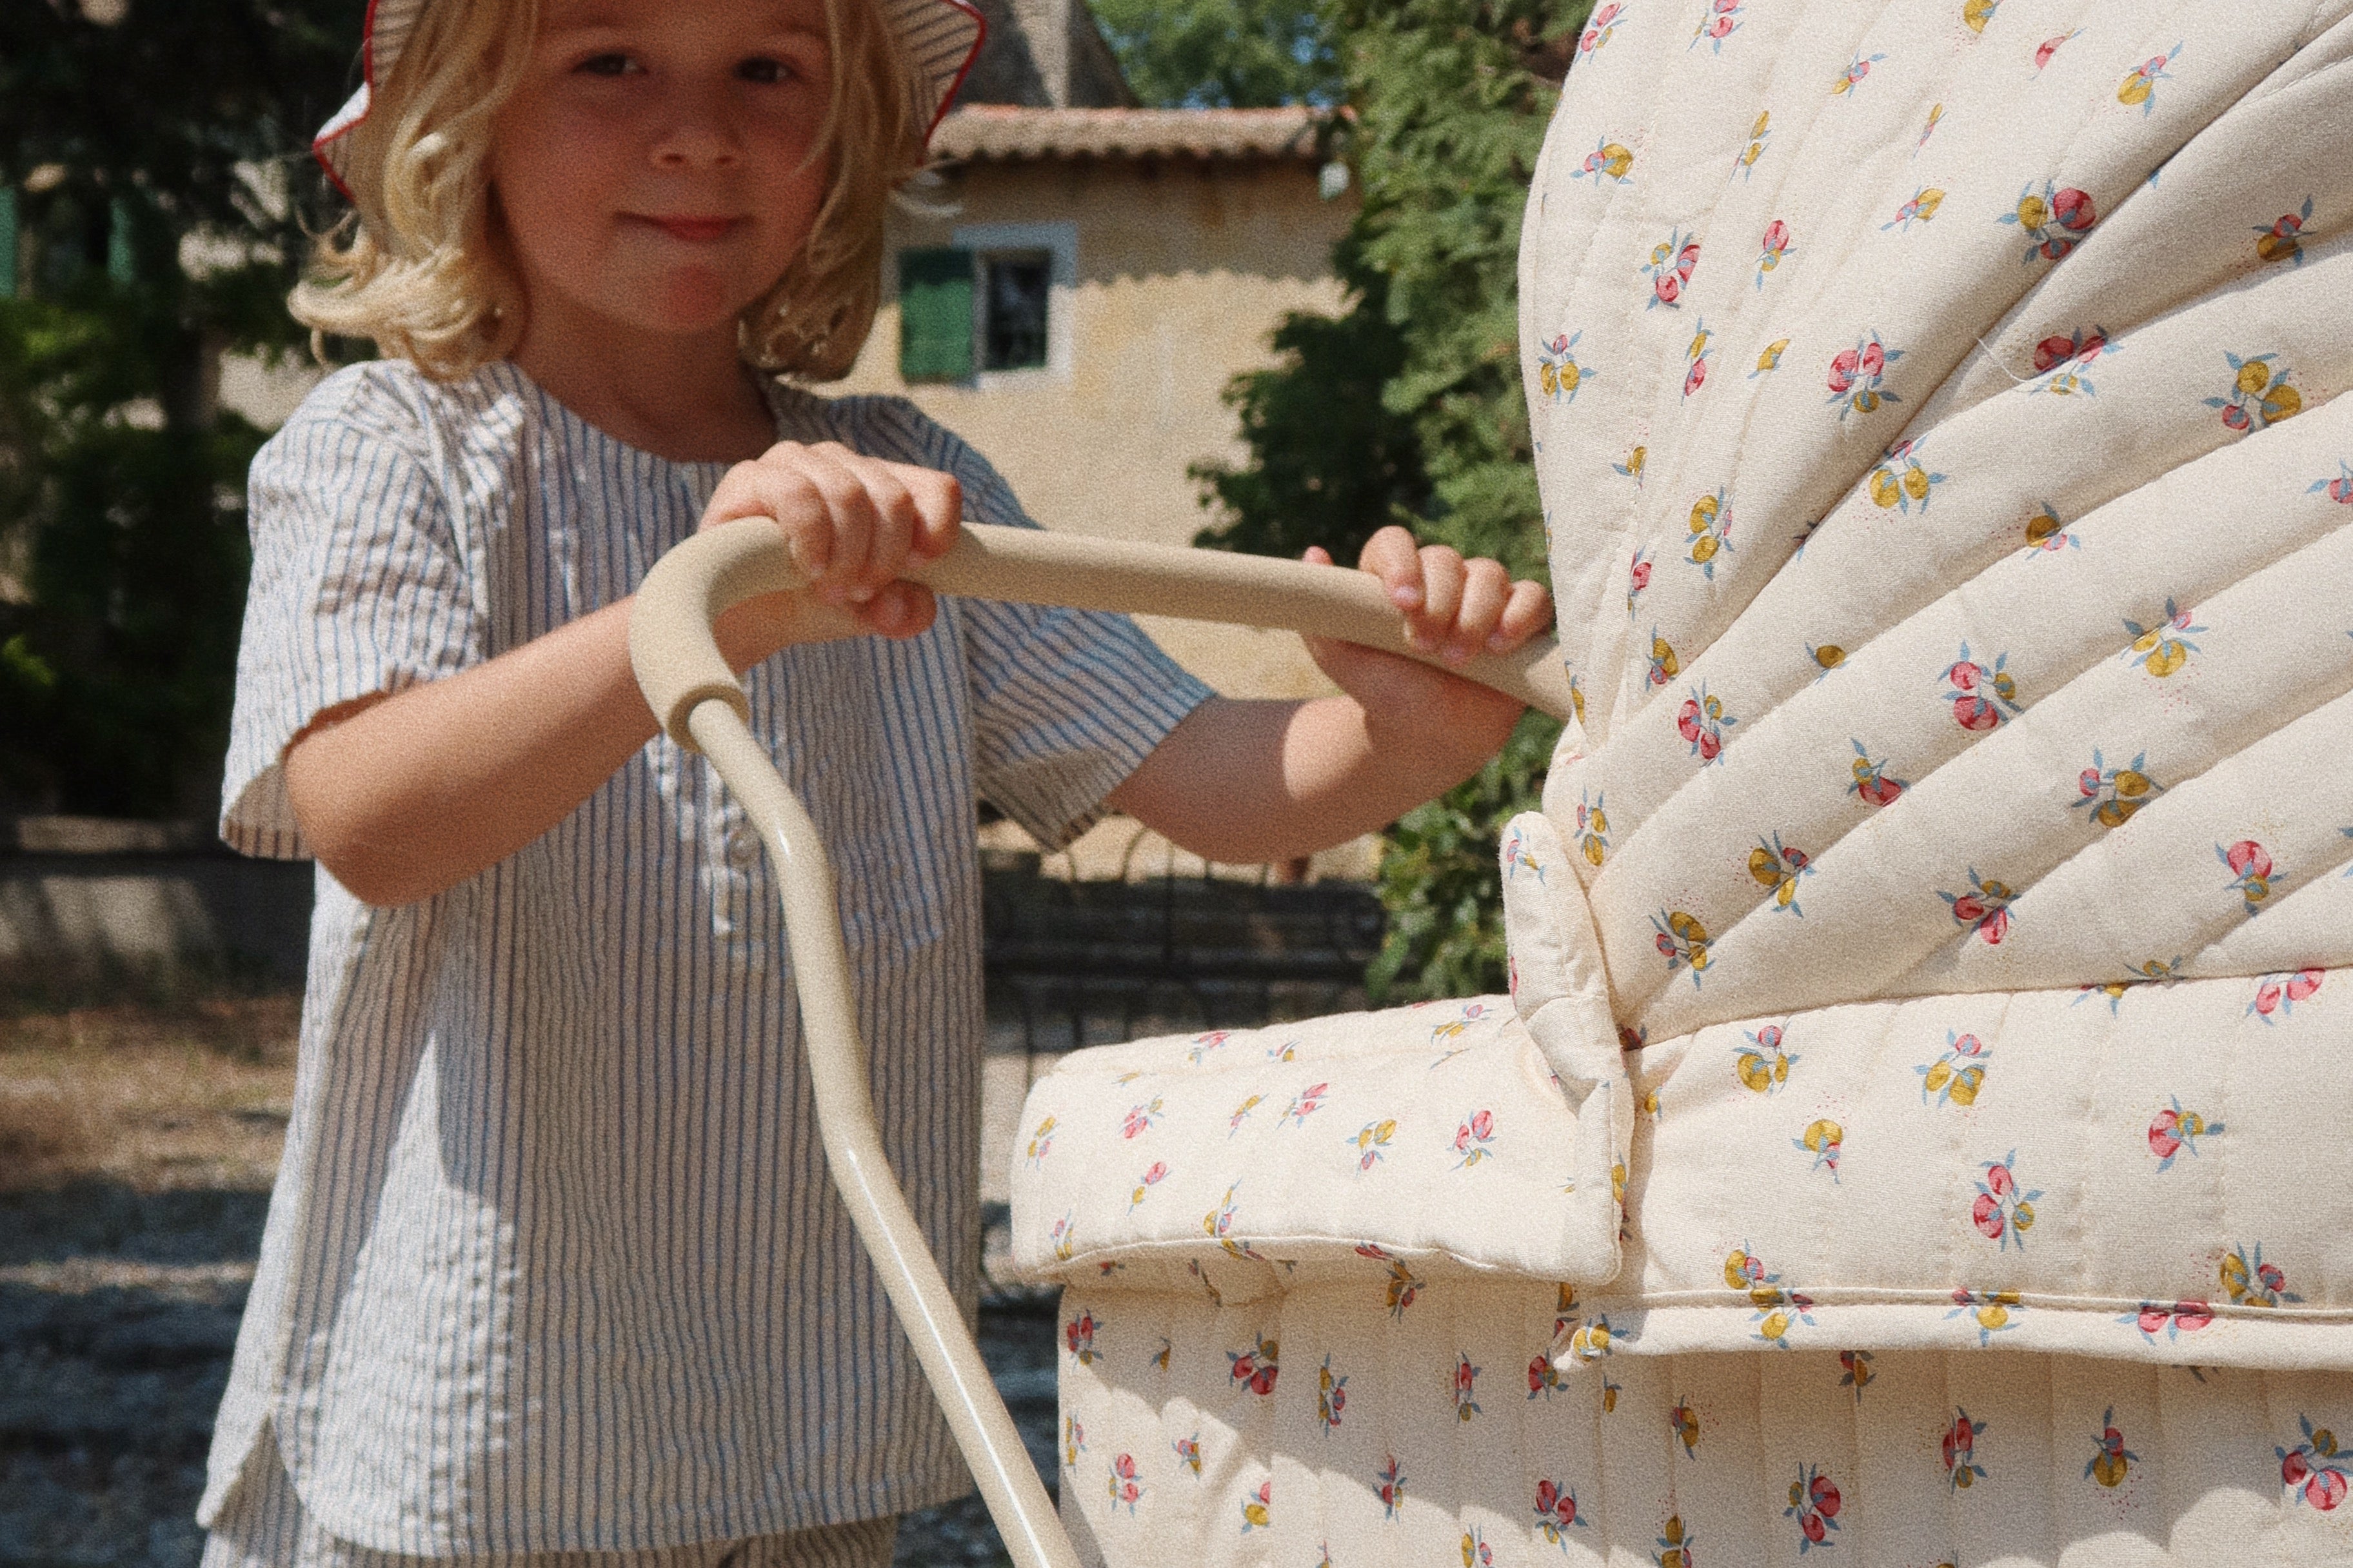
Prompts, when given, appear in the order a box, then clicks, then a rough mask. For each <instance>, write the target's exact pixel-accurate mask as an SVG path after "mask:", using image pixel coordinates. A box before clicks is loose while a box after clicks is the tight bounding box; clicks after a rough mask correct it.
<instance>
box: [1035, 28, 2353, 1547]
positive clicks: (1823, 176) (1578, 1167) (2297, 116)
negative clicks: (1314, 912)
mask: <svg viewBox="0 0 2353 1568" xmlns="http://www.w3.org/2000/svg"><path fill="white" fill-rule="evenodd" d="M2349 13H2353V0H2318V3H2315V0H2263V3H2258V4H2250V5H2238V6H2233V7H2220V6H2215V5H2211V4H2210V5H2186V4H2175V3H2167V0H2098V3H2096V4H2094V3H2091V0H1894V3H1884V0H1623V3H1622V4H1607V5H1600V6H1599V7H1598V8H1597V10H1596V12H1595V15H1594V17H1593V19H1592V21H1591V23H1590V25H1588V26H1587V27H1586V29H1585V30H1584V32H1583V34H1582V35H1581V37H1579V39H1578V43H1577V65H1576V66H1575V68H1573V69H1572V72H1571V75H1570V79H1569V85H1568V89H1567V92H1566V94H1565V96H1564V99H1563V101H1562V104H1561V107H1560V110H1559V112H1558V115H1557V117H1556V121H1555V122H1554V124H1553V126H1552V128H1551V131H1550V133H1549V135H1548V138H1547V141H1546V152H1545V154H1544V159H1543V162H1542V164H1541V166H1540V167H1539V169H1538V171H1537V174H1536V177H1535V188H1534V191H1533V193H1532V195H1531V198H1530V204H1529V208H1528V215H1527V222H1526V226H1525V231H1524V237H1523V252H1522V268H1521V301H1520V302H1521V314H1522V323H1523V340H1524V341H1523V351H1524V355H1525V370H1526V373H1527V384H1528V395H1529V402H1530V405H1531V408H1532V411H1533V416H1534V419H1535V433H1536V436H1537V438H1538V458H1537V464H1538V474H1539V479H1540V480H1541V482H1542V486H1543V491H1544V494H1545V497H1546V506H1547V516H1546V527H1547V531H1548V536H1549V543H1550V548H1551V553H1552V563H1553V574H1554V581H1555V585H1556V595H1557V597H1558V600H1559V605H1560V614H1561V629H1562V634H1563V648H1564V653H1565V657H1566V658H1567V662H1568V665H1569V668H1570V672H1571V674H1572V676H1573V678H1574V679H1575V683H1576V689H1577V691H1578V693H1579V695H1580V702H1581V713H1580V720H1581V723H1580V724H1578V725H1573V726H1571V728H1570V731H1569V732H1568V734H1567V736H1566V737H1565V738H1564V742H1563V746H1562V750H1561V752H1560V753H1559V754H1558V755H1557V756H1556V758H1555V761H1554V765H1553V768H1552V771H1551V773H1550V775H1549V778H1548V784H1547V789H1546V812H1545V813H1544V814H1543V815H1542V816H1535V815H1531V816H1525V817H1523V818H1521V819H1520V820H1519V821H1518V822H1516V823H1514V825H1513V828H1512V830H1511V833H1510V834H1509V835H1508V836H1507V838H1506V841H1505V843H1504V846H1503V858H1504V874H1505V893H1506V906H1507V918H1508V926H1509V933H1508V934H1509V938H1510V944H1511V951H1512V956H1513V962H1514V996H1513V997H1512V998H1511V999H1510V1002H1509V1004H1508V1005H1507V1004H1506V1002H1505V1000H1504V999H1502V998H1485V999H1481V1000H1478V1001H1473V1002H1467V1003H1457V1004H1448V1005H1439V1006H1435V1007H1430V1008H1422V1009H1409V1010H1404V1011H1400V1012H1395V1013H1388V1014H1377V1015H1366V1016H1356V1017H1351V1018H1345V1019H1327V1020H1319V1021H1317V1022H1315V1023H1313V1024H1309V1025H1303V1026H1295V1027H1293V1028H1289V1029H1284V1030H1278V1031H1267V1032H1262V1033H1260V1034H1256V1035H1250V1036H1231V1037H1203V1038H1201V1039H1198V1040H1192V1041H1162V1042H1147V1043H1145V1044H1142V1045H1138V1046H1133V1047H1108V1048H1105V1049H1102V1050H1097V1051H1090V1052H1082V1053H1079V1054H1078V1055H1077V1056H1075V1057H1073V1058H1069V1059H1068V1060H1067V1061H1066V1062H1065V1063H1064V1065H1063V1067H1062V1068H1061V1069H1060V1070H1059V1071H1058V1072H1056V1073H1055V1074H1053V1075H1051V1076H1050V1077H1049V1078H1048V1079H1044V1080H1042V1081H1041V1082H1040V1083H1039V1086H1038V1088H1037V1089H1036V1091H1035V1094H1034V1096H1033V1102H1032V1108H1031V1116H1030V1122H1029V1129H1028V1131H1029V1132H1030V1137H1029V1147H1028V1149H1027V1150H1026V1151H1025V1152H1024V1153H1023V1157H1022V1158H1021V1159H1020V1160H1019V1161H1018V1170H1017V1173H1016V1183H1015V1198H1016V1202H1015V1218H1016V1232H1017V1237H1016V1247H1017V1253H1018V1257H1019V1258H1021V1259H1022V1260H1023V1261H1024V1262H1025V1263H1026V1264H1027V1265H1028V1266H1029V1268H1031V1269H1032V1270H1033V1271H1034V1272H1035V1273H1036V1274H1037V1275H1038V1276H1039V1278H1044V1279H1058V1280H1060V1281H1062V1282H1064V1283H1066V1284H1067V1285H1068V1286H1069V1287H1070V1294H1069V1298H1068V1301H1067V1303H1066V1305H1067V1306H1068V1308H1069V1310H1068V1311H1067V1312H1066V1320H1067V1321H1066V1323H1065V1337H1066V1340H1067V1343H1066V1347H1065V1349H1066V1352H1067V1353H1068V1361H1067V1363H1066V1367H1065V1379H1066V1386H1065V1405H1066V1415H1067V1417H1068V1421H1069V1423H1070V1425H1069V1426H1068V1427H1067V1429H1066V1432H1065V1437H1066V1458H1068V1459H1069V1460H1070V1463H1071V1469H1070V1470H1069V1472H1068V1474H1067V1475H1066V1482H1067V1483H1069V1485H1068V1489H1067V1491H1066V1498H1068V1499H1069V1500H1070V1502H1069V1505H1068V1506H1069V1507H1070V1508H1071V1510H1074V1517H1077V1518H1080V1519H1081V1520H1082V1521H1083V1522H1084V1525H1085V1529H1086V1531H1088V1534H1089V1538H1090V1539H1091V1540H1092V1541H1093V1542H1095V1544H1096V1549H1097V1550H1099V1551H1101V1552H1103V1553H1104V1554H1105V1555H1106V1557H1107V1558H1109V1559H1111V1560H1115V1561H1119V1562H1122V1563H1130V1562H1134V1563H1140V1562H1144V1561H1156V1560H1161V1559H1164V1558H1166V1557H1167V1555H1168V1554H1169V1553H1170V1552H1181V1553H1185V1554H1198V1555H1200V1556H1202V1557H1204V1558H1205V1559H1206V1560H1208V1561H1215V1562H1224V1561H1234V1562H1274V1561H1278V1560H1279V1561H1282V1562H1283V1563H1300V1564H1303V1565H1305V1564H1312V1563H1316V1562H1317V1561H1318V1559H1319V1556H1321V1557H1324V1558H1326V1559H1328V1560H1329V1561H1331V1562H1334V1563H1342V1564H1354V1563H1389V1562H1397V1563H1403V1562H1407V1561H1425V1560H1428V1561H1440V1562H1444V1561H1451V1553H1453V1552H1455V1551H1456V1550H1457V1549H1459V1551H1460V1553H1461V1561H1462V1562H1463V1563H1464V1564H1465V1568H1482V1563H1489V1562H1510V1561H1529V1560H1533V1559H1534V1558H1535V1556H1538V1555H1542V1556H1545V1557H1547V1558H1548V1557H1549V1555H1550V1553H1552V1552H1555V1551H1556V1550H1557V1551H1559V1552H1565V1553H1567V1555H1568V1556H1569V1557H1570V1559H1571V1560H1573V1561H1580V1562H1582V1561H1602V1560H1607V1561H1611V1562H1645V1561H1648V1562H1652V1563H1666V1564H1673V1565H1675V1568H1689V1564H1690V1563H1691V1562H1692V1561H1693V1560H1694V1554H1695V1553H1696V1554H1697V1555H1698V1556H1699V1557H1700V1558H1701V1560H1704V1561H1707V1562H1709V1563H1716V1562H1725V1561H1744V1562H1745V1561H1755V1562H1778V1561H1781V1560H1783V1559H1784V1558H1800V1559H1801V1558H1803V1557H1804V1556H1805V1555H1806V1554H1808V1553H1809V1552H1816V1551H1821V1550H1827V1549H1831V1548H1833V1547H1838V1546H1841V1545H1842V1544H1843V1545H1845V1546H1846V1547H1847V1549H1848V1551H1849V1552H1850V1553H1854V1552H1857V1550H1858V1548H1860V1549H1861V1554H1860V1555H1858V1556H1856V1557H1855V1560H1856V1561H1860V1562H1868V1563H1874V1564H1875V1563H1889V1564H1895V1563H1932V1562H1937V1561H1947V1562H1953V1563H1960V1562H1964V1561H1966V1562H1971V1563H1976V1562H1991V1561H2000V1562H2012V1561H2015V1562H2021V1563H2025V1562H2032V1563H2059V1562H2068V1563H2078V1562H2081V1563H2127V1562H2144V1561H2145V1562H2215V1561H2233V1560H2254V1559H2255V1558H2257V1557H2263V1560H2267V1561H2281V1562H2297V1563H2301V1562H2316V1563H2317V1562H2331V1563H2337V1562H2353V1533H2348V1532H2353V1522H2348V1521H2353V1508H2341V1505H2342V1504H2343V1503H2344V1502H2345V1500H2346V1489H2347V1476H2346V1473H2345V1471H2346V1467H2345V1465H2344V1464H2342V1463H2340V1462H2339V1460H2338V1458H2337V1452H2338V1450H2337V1439H2336V1437H2335V1433H2336V1432H2337V1430H2342V1429H2346V1428H2347V1427H2348V1426H2353V1404H2348V1393H2349V1392H2353V1381H2348V1376H2347V1375H2346V1374H2348V1373H2353V1249H2348V1247H2347V1246H2346V1244H2345V1241H2344V1239H2343V1238H2344V1237H2346V1236H2347V1235H2348V1229H2353V1155H2349V1154H2348V1142H2347V1139H2346V1135H2345V1132H2344V1129H2345V1128H2346V1127H2347V1126H2348V1125H2353V1070H2348V1063H2353V873H2348V867H2353V771H2348V768H2347V767H2346V766H2345V758H2346V756H2347V755H2348V752H2353V527H2348V524H2353V412H2348V410H2353V403H2348V401H2347V400H2345V399H2343V398H2342V397H2340V396H2339V394H2340V393H2341V392H2343V391H2344V390H2345V388H2346V386H2347V384H2348V381H2353V305H2348V300H2353V249H2348V246H2353V241H2348V238H2347V235H2348V227H2349V226H2353V58H2348V57H2353V19H2348V14H2349ZM1621 1045H1622V1046H1623V1047H1626V1048H1625V1049H1624V1050H1623V1051H1622V1052H1621V1050H1620V1046H1621ZM1989 1351H1991V1352H2010V1353H2004V1354H1996V1355H1992V1356H1987V1355H1984V1354H1981V1353H1980V1352H1989ZM2190 1363H2195V1365H2196V1366H2197V1367H2198V1368H2199V1369H2200V1371H2198V1372H2197V1373H2196V1374H2195V1375H2194V1376H2192V1375H2191V1374H2190V1373H2185V1372H2183V1371H2181V1370H2179V1369H2180V1368H2181V1367H2184V1366H2187V1365H2189V1364H2190ZM1989 1367H1998V1368H2002V1369H2007V1370H2002V1371H1999V1372H1996V1371H1990V1370H1982V1369H1984V1368H1989ZM2216 1369H2221V1370H2216ZM1279 1374H1280V1386H1279V1387H1278V1381H1279ZM1874 1379H1878V1380H1879V1382H1878V1384H1877V1387H1876V1388H1875V1389H1872V1388H1870V1386H1869V1385H1871V1384H1873V1380H1874ZM1997 1390H1999V1392H1997ZM1556 1405H1557V1406H1558V1407H1559V1408H1558V1410H1557V1411H1556V1408H1555V1407H1556ZM1997 1408H1999V1410H2000V1412H2001V1413H2000V1415H1990V1414H1989V1412H1992V1411H1994V1410H1996V1409H1997ZM1621 1412H1633V1413H1634V1419H1633V1420H1632V1421H1630V1422H1628V1421H1621V1420H1619V1416H1620V1413H1621ZM2119 1412H2122V1413H2124V1414H2121V1415H2120V1414H2119ZM1506 1413H1508V1415H1507V1414H1506ZM2136 1413H2137V1414H2136ZM1687 1416H1688V1417H1691V1422H1687V1421H1686V1417H1687ZM2094 1416H2097V1417H2098V1419H2097V1420H2094ZM1613 1422H1617V1426H1616V1427H1614V1428H1613V1426H1612V1423H1613ZM1692 1422H1695V1423H1696V1425H1695V1426H1694V1425H1692V1424H1691V1423H1692ZM1196 1428H1198V1430H1196ZM1686 1433H1690V1434H1692V1436H1685V1434H1686ZM1702 1433H1714V1434H1715V1436H1714V1438H1713V1439H1712V1440H1709V1441H1702V1440H1700V1439H1699V1436H1698V1435H1699V1434H1702ZM1671 1436H1672V1438H1673V1439H1674V1441H1673V1442H1672V1444H1670V1442H1669V1441H1668V1438H1669V1437H1671ZM1188 1445H1189V1447H1188ZM2077 1450H2081V1452H2080V1453H2078V1452H2077ZM1998 1451H1999V1452H2000V1453H2001V1455H2002V1462H2000V1463H1996V1462H1995V1458H1993V1456H1994V1455H1995V1454H1996V1453H1997V1452H1998ZM1956 1456H1958V1457H1957V1458H1956ZM1973 1456H1974V1457H1973ZM1123 1464H1124V1466H1125V1467H1126V1468H1123ZM1393 1471H1395V1472H1400V1473H1409V1474H1410V1475H1411V1477H1412V1478H1413V1479H1412V1487H1413V1490H1412V1492H1411V1493H1410V1495H1411V1496H1412V1497H1413V1498H1415V1499H1417V1500H1418V1501H1417V1503H1416V1505H1415V1506H1416V1508H1417V1509H1418V1508H1419V1507H1421V1506H1422V1505H1427V1506H1428V1507H1429V1509H1430V1510H1432V1511H1430V1513H1428V1514H1427V1515H1426V1516H1424V1515H1420V1514H1418V1513H1415V1512H1413V1511H1411V1510H1406V1509H1404V1508H1403V1507H1402V1506H1401V1505H1398V1504H1397V1503H1396V1500H1395V1499H1394V1498H1393V1497H1392V1496H1390V1495H1388V1494H1391V1493H1394V1492H1395V1491H1397V1490H1398V1488H1399V1487H1400V1486H1402V1485H1404V1484H1405V1483H1403V1482H1401V1481H1400V1480H1399V1479H1398V1475H1396V1474H1391V1473H1390V1472H1393ZM1556 1471H1557V1473H1555V1472H1556ZM1980 1471H1981V1472H1982V1473H1979V1472H1980ZM2136 1476H2137V1477H2138V1478H2139V1479H2137V1480H2136V1479H2134V1478H2135V1477H2136ZM1197 1482H1198V1488H1196V1483H1197ZM1818 1483H1819V1484H1818ZM1270 1487H1271V1489H1272V1490H1271V1491H1270V1490H1266V1488H1270ZM1825 1488H1826V1489H1825ZM2135 1488H2138V1489H2139V1490H2138V1491H2137V1492H2136V1491H2135ZM1188 1489H1193V1490H1188ZM1572 1493H1573V1495H1574V1498H1575V1499H1577V1500H1581V1501H1578V1502H1573V1503H1567V1505H1566V1506H1565V1500H1568V1499H1570V1498H1571V1496H1572ZM2136 1496H2137V1497H2138V1498H2139V1499H2140V1501H2139V1502H2137V1503H2136V1502H2130V1501H2128V1499H2129V1498H2131V1497H2136ZM1286 1497H1288V1498H1289V1499H1291V1500H1293V1509H1294V1511H1293V1512H1291V1513H1290V1514H1288V1515H1286V1514H1285V1513H1284V1512H1283V1509H1284V1506H1285V1504H1284V1501H1283V1500H1284V1499H1285V1498H1286ZM1964 1499H1966V1506H1965V1504H1964V1502H1963V1500H1964ZM1767 1504H1769V1505H1770V1506H1769V1507H1768V1506H1767ZM1826 1504H1827V1505H1829V1506H1825V1505H1826ZM1253 1508H1256V1509H1257V1510H1258V1512H1257V1513H1256V1514H1253V1513H1252V1512H1251V1510H1252V1509H1253ZM1570 1513H1575V1514H1577V1517H1576V1518H1573V1519H1572V1518H1570V1517H1568V1515H1569V1514H1570ZM1229 1514H1230V1515H1231V1516H1232V1517H1230V1518H1229V1517H1227V1515H1229ZM1415 1519H1419V1520H1420V1521H1421V1522H1419V1523H1418V1524H1410V1527H1409V1523H1410V1521H1413V1520H1415ZM1809 1521H1810V1522H1809ZM1989 1521H1991V1522H1989ZM1588 1531H1589V1533H1588ZM2118 1532H2122V1533H2121V1535H2120V1534H2119V1533H2118ZM2127 1537H2128V1538H2129V1539H2126V1538H2127ZM1694 1542H1700V1544H1698V1545H1696V1546H1694ZM2267 1553H2268V1554H2269V1555H2268V1556H2266V1555H2265V1554H2267Z"/></svg>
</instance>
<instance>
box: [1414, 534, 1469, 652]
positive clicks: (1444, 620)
mask: <svg viewBox="0 0 2353 1568" xmlns="http://www.w3.org/2000/svg"><path fill="white" fill-rule="evenodd" d="M1464 579H1465V573H1464V571H1463V565H1462V557H1461V554H1459V553H1458V552H1455V551H1453V550H1451V549H1449V548H1448V547H1447V546H1445V545H1443V544H1426V545H1424V546H1422V549H1421V588H1422V605H1421V613H1420V614H1419V615H1415V614H1413V613H1412V612H1410V611H1409V612H1407V615H1406V626H1407V627H1408V629H1409V635H1410V636H1411V637H1412V638H1413V646H1414V647H1418V648H1420V649H1421V650H1422V651H1423V652H1425V653H1427V652H1430V651H1431V650H1433V649H1435V648H1436V647H1438V646H1439V645H1440V643H1441V642H1442V641H1444V640H1445V639H1446V638H1447V637H1449V636H1450V635H1451V633H1452V632H1453V630H1454V621H1455V617H1456V616H1458V615H1459V614H1461V609H1462V589H1463V584H1464Z"/></svg>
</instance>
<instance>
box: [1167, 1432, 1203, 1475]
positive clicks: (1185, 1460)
mask: <svg viewBox="0 0 2353 1568" xmlns="http://www.w3.org/2000/svg"><path fill="white" fill-rule="evenodd" d="M1169 1447H1171V1448H1173V1449H1175V1450H1176V1461H1177V1463H1179V1464H1181V1465H1183V1466H1184V1467H1185V1468H1187V1469H1188V1470H1190V1471H1192V1472H1193V1473H1194V1474H1195V1475H1196V1476H1198V1475H1199V1474H1200V1473H1201V1435H1200V1434H1199V1433H1198V1432H1196V1433H1194V1434H1193V1435H1192V1436H1189V1437H1179V1438H1177V1439H1176V1442H1174V1443H1172V1444H1170V1445H1169Z"/></svg>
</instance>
